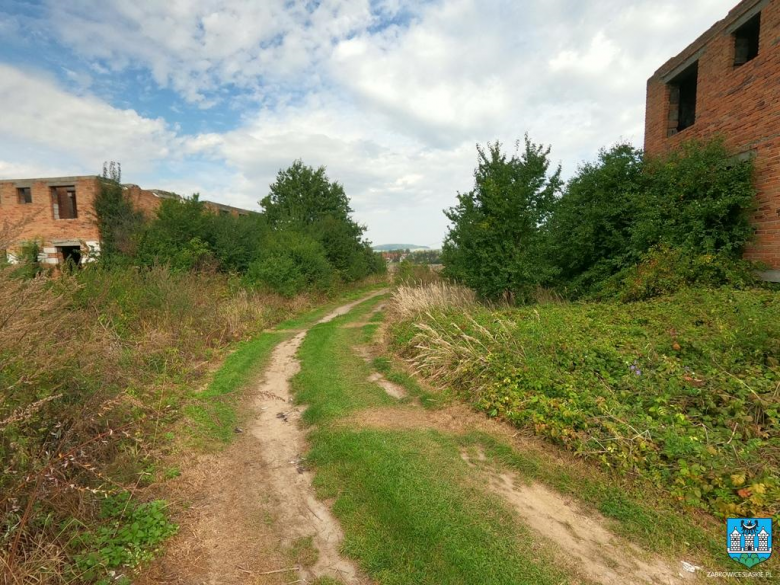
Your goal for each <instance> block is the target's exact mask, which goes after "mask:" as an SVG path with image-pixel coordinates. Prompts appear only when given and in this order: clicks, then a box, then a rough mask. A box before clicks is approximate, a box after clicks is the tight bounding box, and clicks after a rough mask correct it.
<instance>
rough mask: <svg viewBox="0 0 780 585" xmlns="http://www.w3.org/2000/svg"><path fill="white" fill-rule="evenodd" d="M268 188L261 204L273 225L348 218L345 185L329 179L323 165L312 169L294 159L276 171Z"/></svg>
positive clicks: (346, 219) (345, 219) (311, 223)
mask: <svg viewBox="0 0 780 585" xmlns="http://www.w3.org/2000/svg"><path fill="white" fill-rule="evenodd" d="M270 191H271V192H270V193H269V194H268V195H267V196H266V197H264V198H263V199H262V200H261V201H260V205H261V206H262V207H263V211H264V212H265V215H266V217H267V218H268V223H269V224H270V225H271V226H273V227H285V226H290V225H294V226H311V225H313V224H315V223H317V222H319V221H321V220H322V219H323V218H325V217H328V216H329V217H332V218H334V219H336V220H340V221H345V222H350V221H351V219H350V217H349V215H350V213H352V208H350V206H349V199H348V198H347V194H346V193H345V192H344V187H342V186H341V185H340V184H339V183H337V182H335V181H333V182H331V181H330V180H329V179H328V176H327V175H326V174H325V167H319V168H318V169H314V168H312V167H309V166H306V165H304V164H303V161H301V160H296V161H295V162H294V163H293V164H292V165H291V166H290V167H289V168H288V169H285V170H281V171H279V174H278V175H277V176H276V181H275V182H274V183H273V184H271V188H270ZM360 233H361V234H362V230H361V232H360Z"/></svg>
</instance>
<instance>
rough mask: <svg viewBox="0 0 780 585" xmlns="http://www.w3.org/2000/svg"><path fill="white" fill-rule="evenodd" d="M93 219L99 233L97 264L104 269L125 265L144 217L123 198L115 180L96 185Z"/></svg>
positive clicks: (122, 193) (132, 253) (134, 247)
mask: <svg viewBox="0 0 780 585" xmlns="http://www.w3.org/2000/svg"><path fill="white" fill-rule="evenodd" d="M112 164H113V163H112ZM104 170H105V169H104ZM95 216H96V218H97V225H98V230H99V231H100V242H101V246H100V261H101V262H102V263H103V264H104V265H106V266H108V265H115V264H118V263H122V262H126V261H128V260H129V258H130V257H132V256H133V255H134V254H135V251H136V246H137V239H138V236H139V233H140V231H141V228H142V227H143V225H144V217H143V214H142V213H141V212H140V211H138V210H137V209H135V207H133V203H132V202H131V201H130V200H129V199H128V198H127V197H125V192H124V189H123V188H122V185H120V184H119V182H118V180H113V179H103V180H102V181H100V191H99V192H98V194H97V197H96V198H95Z"/></svg>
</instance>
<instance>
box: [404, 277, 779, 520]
mask: <svg viewBox="0 0 780 585" xmlns="http://www.w3.org/2000/svg"><path fill="white" fill-rule="evenodd" d="M440 296H441V295H440V294H438V292H436V291H434V292H432V293H431V294H429V295H425V294H424V293H423V292H422V291H421V290H419V289H418V291H416V292H415V294H414V295H411V294H410V293H409V291H404V293H403V295H402V294H400V289H399V294H397V295H396V299H395V301H394V306H400V307H404V306H408V307H411V309H410V310H407V311H396V312H395V314H397V315H399V316H400V317H401V319H402V320H401V321H400V323H399V324H398V325H396V326H394V332H395V335H394V336H395V340H396V341H395V343H396V344H397V347H399V348H400V351H401V352H402V353H403V355H404V356H405V357H407V358H410V359H411V360H412V363H413V364H414V365H415V366H416V367H417V368H418V369H419V370H420V371H421V372H422V373H423V374H425V375H428V376H431V377H434V378H436V379H437V380H440V381H441V382H442V383H444V384H447V385H448V386H449V387H451V388H453V389H455V390H456V391H458V392H460V393H461V394H462V396H463V397H464V398H465V399H466V400H467V401H469V402H470V403H471V404H473V405H474V406H476V407H477V408H478V409H480V410H483V411H484V412H486V413H487V414H488V415H489V416H492V417H497V418H501V419H503V420H506V421H508V422H511V423H513V424H515V425H517V426H519V427H523V428H528V429H530V430H532V431H533V432H534V433H536V434H537V435H539V436H542V437H544V438H546V439H548V440H550V441H552V442H554V443H556V444H558V445H561V446H563V447H565V448H567V449H570V450H572V451H575V452H576V453H579V454H580V455H582V456H584V457H587V458H590V459H592V460H594V461H598V462H600V463H601V464H602V465H604V466H605V467H608V468H610V469H613V470H615V471H616V472H617V473H620V474H628V475H632V476H637V475H638V476H641V477H644V478H645V479H646V480H648V481H650V482H652V483H655V484H657V485H658V486H659V487H662V488H664V489H666V490H668V492H669V493H670V494H671V495H672V496H674V497H675V498H677V499H679V500H681V501H684V502H685V503H687V504H689V505H692V506H698V507H702V508H705V509H708V510H710V511H712V512H715V513H717V514H719V515H722V516H748V517H751V516H761V515H770V516H771V515H777V514H779V513H780V507H779V506H780V475H779V473H778V470H779V469H780V409H778V400H777V388H778V384H780V365H779V364H778V359H777V356H778V355H780V297H778V296H777V294H775V293H773V292H770V291H763V290H749V291H733V290H717V291H706V290H700V289H690V290H685V291H682V292H680V293H677V294H676V295H674V296H668V297H665V298H660V299H653V300H651V301H646V302H637V303H635V304H633V305H631V307H630V309H627V308H626V306H625V305H623V304H620V303H614V302H602V303H569V304H559V305H544V306H538V307H533V308H521V309H513V310H503V311H491V310H488V309H485V308H479V307H474V306H472V307H470V308H469V307H468V305H466V309H467V310H466V311H464V310H463V308H462V307H456V308H449V307H447V306H446V302H445V303H443V304H442V303H440V305H441V306H440V308H438V309H437V307H436V304H435V303H433V304H432V303H430V302H427V303H421V302H420V301H419V300H417V299H427V298H433V299H435V298H439V297H440ZM417 306H420V307H421V308H422V310H414V307H417ZM410 320H414V321H413V322H410Z"/></svg>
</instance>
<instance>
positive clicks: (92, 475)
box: [0, 267, 318, 583]
mask: <svg viewBox="0 0 780 585" xmlns="http://www.w3.org/2000/svg"><path fill="white" fill-rule="evenodd" d="M14 274H15V272H14V268H13V267H6V268H0V465H2V475H0V575H2V576H3V578H4V579H5V581H3V582H9V583H61V582H79V583H81V582H84V583H87V582H91V580H92V579H93V577H92V576H91V575H92V574H93V573H94V571H93V572H92V573H89V574H87V573H83V574H82V573H79V572H78V570H79V567H78V566H77V564H74V559H78V558H83V553H84V550H83V549H84V543H85V542H90V539H89V538H87V537H86V536H85V535H86V534H88V533H90V532H92V531H94V529H96V527H97V526H99V525H100V524H101V522H102V521H103V520H102V517H101V511H100V508H101V506H100V502H101V501H103V500H104V499H105V498H106V497H114V495H115V494H122V493H129V494H131V495H134V496H138V497H140V498H141V499H143V495H142V492H140V491H139V490H142V488H143V487H144V486H145V485H146V484H148V483H149V482H150V481H152V477H151V476H150V472H149V469H150V468H153V465H154V462H155V460H156V459H157V458H158V456H159V455H160V453H161V452H162V451H163V450H164V449H166V448H167V445H166V442H165V440H164V438H163V437H164V436H165V431H166V430H168V429H169V428H170V427H171V425H173V424H175V423H176V422H177V421H178V420H179V418H180V416H181V415H180V414H179V413H180V412H182V410H184V408H185V406H186V404H187V403H188V401H189V400H190V397H191V395H192V392H191V390H192V389H193V388H195V387H197V386H199V385H201V383H202V380H203V379H204V377H205V376H206V374H207V373H208V372H209V371H210V365H211V364H212V363H213V361H214V359H216V358H219V357H220V356H221V355H222V353H223V352H224V350H225V349H226V348H227V347H228V346H229V345H230V344H231V343H232V342H234V341H237V340H241V339H245V338H248V337H250V336H252V335H254V334H256V333H257V332H259V331H261V330H263V329H265V328H267V327H269V326H271V325H273V324H275V323H277V322H279V321H281V320H282V319H283V318H284V317H286V316H288V315H290V314H291V313H298V312H300V311H302V310H304V309H306V308H307V307H309V306H311V305H313V304H314V303H315V302H317V301H318V299H315V298H313V297H311V296H298V297H296V298H293V299H285V298H282V297H280V296H278V295H272V294H265V293H258V292H248V291H246V290H244V289H242V288H241V287H239V286H238V285H237V283H236V282H235V281H234V280H233V279H231V277H229V276H226V275H221V274H202V273H201V274H195V273H182V274H173V273H171V272H169V271H168V270H166V269H164V268H155V269H152V270H138V269H135V268H128V269H116V270H103V269H100V268H98V267H89V268H88V269H85V270H83V271H80V273H79V274H77V275H75V276H72V275H63V276H61V277H59V278H57V279H48V278H45V277H43V276H39V277H37V278H33V279H27V280H24V279H19V278H17V277H16V276H14ZM132 509H133V508H132V507H128V511H130V510H132ZM92 542H94V539H92ZM0 581H2V580H1V579H0Z"/></svg>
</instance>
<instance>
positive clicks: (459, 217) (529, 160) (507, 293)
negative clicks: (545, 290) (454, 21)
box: [442, 136, 561, 301]
mask: <svg viewBox="0 0 780 585" xmlns="http://www.w3.org/2000/svg"><path fill="white" fill-rule="evenodd" d="M477 153H478V165H477V168H476V170H475V172H474V188H473V189H472V190H471V191H469V192H467V193H462V194H459V195H458V204H457V205H456V206H455V207H452V208H450V209H448V210H446V211H445V215H446V216H447V218H448V219H449V220H450V221H451V222H452V225H451V226H450V228H449V232H448V234H447V237H446V240H445V243H444V247H443V251H442V262H443V263H444V266H445V270H446V274H448V275H450V276H451V277H454V278H455V279H457V280H460V281H462V282H464V283H465V284H466V285H468V286H470V287H472V288H473V289H475V290H476V291H477V292H478V293H479V294H480V295H482V296H483V297H486V298H493V299H496V298H505V299H507V300H515V299H517V300H521V301H522V300H525V299H527V298H529V297H530V295H531V292H532V291H533V289H534V288H535V287H537V286H539V285H540V284H544V283H546V282H547V281H548V280H549V279H550V276H551V271H550V267H549V266H548V265H547V263H546V262H545V261H544V252H545V250H544V242H545V238H544V233H543V230H544V226H545V224H546V222H547V220H548V219H549V216H550V213H551V211H552V209H553V206H554V202H555V197H556V194H557V193H558V191H559V190H560V188H561V179H560V173H561V170H560V167H559V168H557V169H555V170H554V171H552V172H550V160H549V154H550V149H549V147H548V148H545V147H544V146H541V145H536V144H533V143H532V142H531V141H530V139H529V138H528V136H526V137H525V141H524V148H523V149H522V150H520V143H519V142H518V144H517V148H516V152H515V154H514V155H512V156H511V157H508V156H507V155H506V154H504V153H502V152H501V145H500V144H499V143H498V142H496V143H495V144H488V146H487V148H482V147H480V146H478V147H477Z"/></svg>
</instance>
